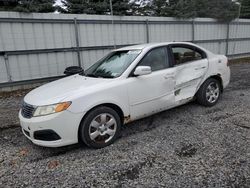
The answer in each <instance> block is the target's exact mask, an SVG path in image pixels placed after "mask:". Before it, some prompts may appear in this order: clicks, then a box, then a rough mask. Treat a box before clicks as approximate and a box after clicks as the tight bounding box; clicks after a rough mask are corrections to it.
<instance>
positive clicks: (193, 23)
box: [192, 19, 195, 43]
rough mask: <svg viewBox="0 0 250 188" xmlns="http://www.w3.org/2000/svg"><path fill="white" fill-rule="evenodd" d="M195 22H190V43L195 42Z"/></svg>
mask: <svg viewBox="0 0 250 188" xmlns="http://www.w3.org/2000/svg"><path fill="white" fill-rule="evenodd" d="M194 27H195V20H194V19H193V20H192V43H194V41H195V28H194Z"/></svg>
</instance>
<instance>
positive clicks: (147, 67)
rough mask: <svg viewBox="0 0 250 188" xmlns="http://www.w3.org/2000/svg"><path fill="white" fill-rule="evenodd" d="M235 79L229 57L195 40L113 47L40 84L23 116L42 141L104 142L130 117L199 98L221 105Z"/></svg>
mask: <svg viewBox="0 0 250 188" xmlns="http://www.w3.org/2000/svg"><path fill="white" fill-rule="evenodd" d="M229 80H230V69H229V66H228V60H227V58H226V57H225V56H224V55H216V54H213V53H212V52H210V51H208V50H206V49H203V48H202V47H199V46H197V45H194V44H192V43H185V42H171V43H154V44H143V45H135V46H129V47H125V48H121V49H118V50H114V51H112V52H110V53H109V54H108V55H107V56H106V57H104V58H103V59H101V60H100V61H98V62H97V63H95V64H94V65H93V66H91V67H90V68H89V69H87V70H85V71H84V74H75V75H72V76H68V77H65V78H63V79H60V80H57V81H54V82H51V83H48V84H45V85H43V86H41V87H39V88H36V89H34V90H32V91H31V92H30V93H28V94H27V95H26V96H25V97H24V101H23V105H22V108H21V110H20V113H19V118H20V122H21V127H22V131H23V133H24V135H25V136H26V137H27V138H28V139H30V140H31V141H32V142H33V143H34V144H37V145H41V146H47V147H59V146H65V145H69V144H74V143H78V142H80V143H85V144H86V145H88V146H90V147H93V148H102V147H105V146H108V145H109V144H111V143H113V142H114V141H115V140H116V139H117V137H118V136H119V134H120V131H121V126H122V125H123V124H126V123H128V122H131V121H134V120H137V119H140V118H143V117H146V116H150V115H152V114H155V113H157V112H160V111H164V110H167V109H170V108H173V107H176V106H179V105H182V104H184V103H187V102H189V101H191V100H193V99H196V100H197V102H198V103H200V104H201V105H204V106H213V105H215V104H216V103H217V101H218V99H219V98H220V95H221V93H222V91H223V89H224V88H225V87H226V86H227V85H228V84H229Z"/></svg>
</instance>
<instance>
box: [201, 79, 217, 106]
mask: <svg viewBox="0 0 250 188" xmlns="http://www.w3.org/2000/svg"><path fill="white" fill-rule="evenodd" d="M220 94H221V84H220V82H219V81H218V80H216V79H214V78H209V79H207V80H206V81H205V82H204V83H203V84H202V85H201V87H200V89H199V90H198V92H197V94H196V97H197V101H198V103H199V104H201V105H203V106H214V105H215V104H216V103H217V102H218V100H219V98H220Z"/></svg>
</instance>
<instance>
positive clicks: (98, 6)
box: [58, 0, 131, 15]
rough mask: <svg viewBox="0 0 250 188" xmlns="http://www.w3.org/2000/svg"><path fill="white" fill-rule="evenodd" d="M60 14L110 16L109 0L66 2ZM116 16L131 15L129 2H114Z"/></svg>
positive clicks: (117, 0) (115, 0)
mask: <svg viewBox="0 0 250 188" xmlns="http://www.w3.org/2000/svg"><path fill="white" fill-rule="evenodd" d="M62 3H63V7H64V8H59V9H58V10H59V12H62V13H72V14H110V4H109V0H103V1H100V0H64V1H62ZM112 5H113V13H114V15H129V14H130V13H129V10H130V9H131V8H130V3H129V0H112Z"/></svg>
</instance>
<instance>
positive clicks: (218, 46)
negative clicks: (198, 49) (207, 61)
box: [199, 42, 226, 54]
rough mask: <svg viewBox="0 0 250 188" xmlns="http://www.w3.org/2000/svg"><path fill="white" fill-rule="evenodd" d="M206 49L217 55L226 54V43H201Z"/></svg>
mask: <svg viewBox="0 0 250 188" xmlns="http://www.w3.org/2000/svg"><path fill="white" fill-rule="evenodd" d="M199 45H200V46H202V47H203V48H205V49H208V50H210V51H211V52H213V53H216V54H225V53H226V42H216V43H215V42H210V43H201V44H199Z"/></svg>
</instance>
